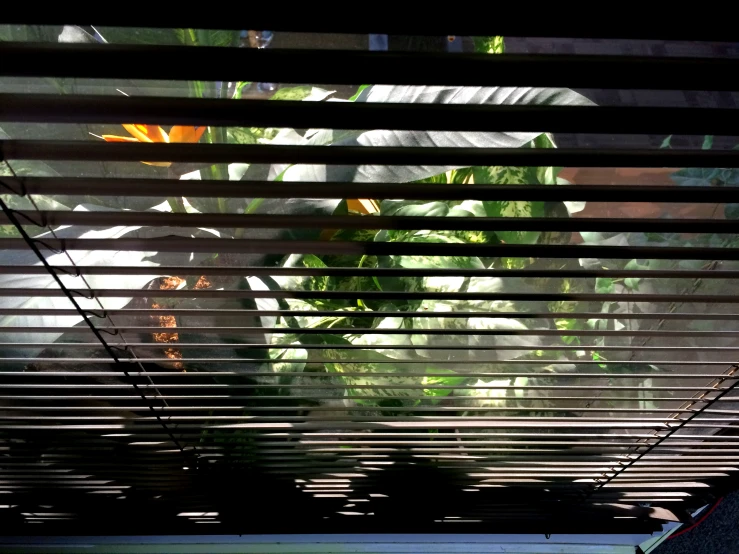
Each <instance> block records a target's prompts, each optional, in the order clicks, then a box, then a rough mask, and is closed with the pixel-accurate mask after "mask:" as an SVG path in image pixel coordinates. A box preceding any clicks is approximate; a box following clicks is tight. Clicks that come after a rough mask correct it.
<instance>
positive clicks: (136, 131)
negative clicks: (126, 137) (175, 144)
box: [123, 123, 169, 142]
mask: <svg viewBox="0 0 739 554" xmlns="http://www.w3.org/2000/svg"><path fill="white" fill-rule="evenodd" d="M123 128H124V129H126V131H128V132H129V133H131V135H133V136H134V137H135V138H137V139H138V140H139V141H140V142H169V137H168V136H167V133H165V132H164V129H162V128H161V127H159V126H158V125H141V124H140V123H124V124H123Z"/></svg>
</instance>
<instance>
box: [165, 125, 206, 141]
mask: <svg viewBox="0 0 739 554" xmlns="http://www.w3.org/2000/svg"><path fill="white" fill-rule="evenodd" d="M204 132H205V126H201V127H189V126H187V125H175V126H174V127H172V128H171V129H170V130H169V141H170V142H198V141H199V140H200V137H202V136H203V133H204Z"/></svg>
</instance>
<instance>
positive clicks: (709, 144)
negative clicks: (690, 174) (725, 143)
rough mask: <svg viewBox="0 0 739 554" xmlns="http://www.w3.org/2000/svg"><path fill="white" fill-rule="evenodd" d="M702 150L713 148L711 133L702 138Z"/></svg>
mask: <svg viewBox="0 0 739 554" xmlns="http://www.w3.org/2000/svg"><path fill="white" fill-rule="evenodd" d="M701 148H702V149H703V150H710V149H711V148H713V135H706V136H705V137H704V138H703V146H701Z"/></svg>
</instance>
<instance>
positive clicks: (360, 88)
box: [349, 85, 371, 102]
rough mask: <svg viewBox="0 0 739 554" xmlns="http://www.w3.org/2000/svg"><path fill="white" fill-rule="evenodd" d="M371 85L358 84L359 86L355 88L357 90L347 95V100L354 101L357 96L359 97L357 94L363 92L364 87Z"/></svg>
mask: <svg viewBox="0 0 739 554" xmlns="http://www.w3.org/2000/svg"><path fill="white" fill-rule="evenodd" d="M369 86H371V85H359V88H358V89H357V92H355V93H354V94H353V95H351V96H350V97H349V102H354V101H355V100H356V99H357V98H359V95H360V94H362V92H364V89H366V88H367V87H369Z"/></svg>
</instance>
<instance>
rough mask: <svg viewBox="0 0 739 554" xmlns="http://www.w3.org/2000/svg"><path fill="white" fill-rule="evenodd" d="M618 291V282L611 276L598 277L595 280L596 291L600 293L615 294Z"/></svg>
mask: <svg viewBox="0 0 739 554" xmlns="http://www.w3.org/2000/svg"><path fill="white" fill-rule="evenodd" d="M615 291H616V283H615V282H614V281H613V279H611V278H609V277H598V278H596V280H595V292H597V293H598V294H613V293H614V292H615Z"/></svg>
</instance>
